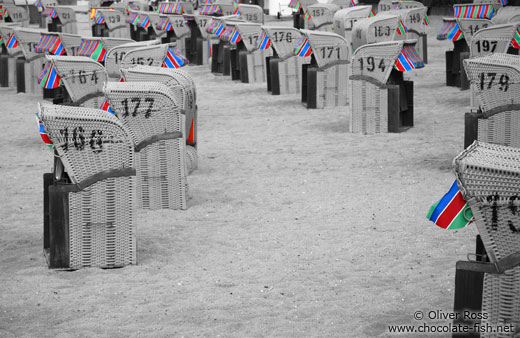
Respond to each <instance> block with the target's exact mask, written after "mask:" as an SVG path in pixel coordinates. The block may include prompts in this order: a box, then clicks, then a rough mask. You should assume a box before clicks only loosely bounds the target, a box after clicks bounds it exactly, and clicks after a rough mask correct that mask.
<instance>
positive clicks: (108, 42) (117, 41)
mask: <svg viewBox="0 0 520 338" xmlns="http://www.w3.org/2000/svg"><path fill="white" fill-rule="evenodd" d="M100 39H101V42H102V43H103V47H105V50H106V51H107V52H108V51H109V50H111V49H112V48H114V47H117V46H120V45H124V44H125V43H132V42H135V41H134V40H132V39H126V38H104V37H103V38H100Z"/></svg>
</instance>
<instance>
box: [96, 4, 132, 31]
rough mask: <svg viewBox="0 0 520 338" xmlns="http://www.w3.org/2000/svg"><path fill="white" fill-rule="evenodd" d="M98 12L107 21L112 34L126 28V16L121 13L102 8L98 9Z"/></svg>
mask: <svg viewBox="0 0 520 338" xmlns="http://www.w3.org/2000/svg"><path fill="white" fill-rule="evenodd" d="M97 11H98V12H99V15H101V16H102V17H103V18H104V19H105V23H106V24H107V27H108V30H109V31H110V32H111V31H114V30H116V29H119V28H123V27H125V26H126V20H125V16H124V14H123V13H121V12H120V11H114V10H108V9H100V8H98V9H97Z"/></svg>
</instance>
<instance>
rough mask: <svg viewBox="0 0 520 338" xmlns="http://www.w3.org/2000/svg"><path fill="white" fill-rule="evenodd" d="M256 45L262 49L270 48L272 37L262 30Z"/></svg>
mask: <svg viewBox="0 0 520 338" xmlns="http://www.w3.org/2000/svg"><path fill="white" fill-rule="evenodd" d="M256 47H257V48H258V49H260V50H265V49H269V47H271V39H269V36H268V35H267V33H266V32H265V31H264V30H262V34H261V35H260V37H259V38H258V40H257V43H256Z"/></svg>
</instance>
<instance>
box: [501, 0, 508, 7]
mask: <svg viewBox="0 0 520 338" xmlns="http://www.w3.org/2000/svg"><path fill="white" fill-rule="evenodd" d="M507 2H508V0H500V3H501V4H502V6H505V5H507Z"/></svg>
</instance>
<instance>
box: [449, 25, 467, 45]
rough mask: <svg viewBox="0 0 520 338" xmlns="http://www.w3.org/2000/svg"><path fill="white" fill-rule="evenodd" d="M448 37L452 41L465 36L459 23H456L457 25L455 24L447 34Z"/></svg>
mask: <svg viewBox="0 0 520 338" xmlns="http://www.w3.org/2000/svg"><path fill="white" fill-rule="evenodd" d="M446 38H447V39H449V40H451V41H459V40H461V39H463V38H464V34H462V31H461V30H460V27H459V25H457V24H455V26H453V28H452V29H451V30H450V31H449V32H448V34H447V35H446Z"/></svg>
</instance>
